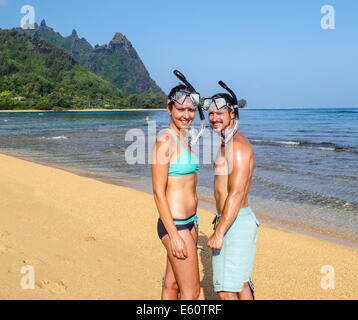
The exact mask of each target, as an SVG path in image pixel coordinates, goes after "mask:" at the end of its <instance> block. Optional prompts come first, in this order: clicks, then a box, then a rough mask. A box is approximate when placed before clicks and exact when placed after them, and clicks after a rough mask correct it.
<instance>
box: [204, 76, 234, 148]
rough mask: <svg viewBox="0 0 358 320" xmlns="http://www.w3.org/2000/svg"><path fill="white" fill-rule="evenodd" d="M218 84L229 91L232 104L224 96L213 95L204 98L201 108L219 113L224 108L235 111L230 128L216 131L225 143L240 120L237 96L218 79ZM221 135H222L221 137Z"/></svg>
mask: <svg viewBox="0 0 358 320" xmlns="http://www.w3.org/2000/svg"><path fill="white" fill-rule="evenodd" d="M219 85H220V86H221V87H222V88H224V89H225V90H226V91H228V92H229V93H230V95H231V97H232V100H233V102H234V105H232V103H230V102H229V101H228V100H227V99H225V98H224V97H215V96H213V97H212V98H208V99H205V100H204V105H203V108H204V110H206V111H207V112H208V113H210V112H217V113H221V112H224V110H225V109H226V108H228V109H230V111H232V112H234V113H235V118H234V125H233V128H232V129H230V128H226V129H225V130H224V132H222V131H221V132H218V134H219V136H220V138H221V141H222V143H223V144H225V145H226V144H228V143H229V142H230V140H231V139H232V137H233V136H234V134H235V133H236V131H237V129H238V128H239V121H240V116H239V106H238V103H237V97H236V95H235V93H234V92H233V91H232V90H231V89H230V88H229V87H228V86H227V85H226V84H225V83H224V82H223V81H219ZM222 135H223V136H224V137H222Z"/></svg>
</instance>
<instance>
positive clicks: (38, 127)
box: [0, 108, 358, 240]
mask: <svg viewBox="0 0 358 320" xmlns="http://www.w3.org/2000/svg"><path fill="white" fill-rule="evenodd" d="M146 116H149V119H150V121H155V122H156V129H155V130H156V131H155V132H153V130H152V131H151V130H150V129H149V130H148V123H147V122H146V121H145V118H146ZM240 118H241V121H240V132H241V133H242V134H243V135H245V136H246V137H247V138H248V139H249V140H250V142H251V144H252V146H253V149H254V152H255V159H256V168H255V173H254V178H253V183H252V187H251V191H250V199H249V200H250V205H251V206H252V207H253V209H254V210H256V211H257V212H260V213H262V214H263V215H264V216H265V217H267V218H269V219H271V220H274V221H281V222H287V223H291V224H294V225H296V226H300V227H302V228H307V229H314V230H318V231H323V232H329V233H333V234H336V235H338V236H342V237H345V238H350V239H354V240H358V109H354V108H344V109H343V108H337V109H245V110H241V111H240ZM195 123H196V124H198V123H199V121H198V119H196V121H195ZM168 124H169V117H168V115H167V112H166V111H164V110H157V111H121V112H115V111H98V112H43V113H41V112H38V113H37V112H35V113H26V112H24V113H0V152H1V151H4V152H9V153H20V154H23V155H26V156H27V157H30V158H31V159H34V160H36V159H37V160H41V161H42V162H45V163H48V164H54V165H60V166H67V167H72V168H80V169H83V170H86V171H90V172H92V176H94V177H99V178H101V179H103V180H106V181H109V182H111V183H117V184H123V183H128V182H129V183H131V184H132V185H134V186H138V187H139V188H142V189H143V188H144V189H147V190H148V191H150V186H151V182H150V181H151V172H150V164H149V161H148V158H149V157H148V154H149V155H150V153H151V148H152V143H153V139H154V138H155V135H156V134H157V133H158V132H159V131H160V130H161V129H164V128H166V127H167V126H168ZM133 129H135V130H136V131H134V132H133ZM130 130H132V131H130ZM130 132H132V133H134V134H138V132H139V133H141V132H142V133H143V136H142V137H141V139H142V140H143V139H144V140H143V141H142V140H138V141H141V143H142V145H143V146H144V145H145V153H144V158H143V159H144V163H140V164H138V163H137V164H128V163H127V161H126V156H125V155H126V150H128V147H129V146H131V145H132V144H133V141H131V140H128V134H129V133H130ZM208 132H211V131H210V130H209V126H208ZM126 135H127V140H128V141H126ZM201 144H202V143H201ZM203 150H204V149H203V148H202V145H200V146H199V148H198V151H199V152H203ZM210 152H212V157H214V154H215V150H214V148H213V150H211V151H210ZM201 159H202V160H203V158H202V157H201ZM212 185H213V173H212V165H211V163H206V164H202V165H201V169H200V172H199V174H198V194H199V195H201V196H203V197H206V198H211V199H213V190H212Z"/></svg>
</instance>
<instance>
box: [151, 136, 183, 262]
mask: <svg viewBox="0 0 358 320" xmlns="http://www.w3.org/2000/svg"><path fill="white" fill-rule="evenodd" d="M169 162H170V138H169V137H168V136H166V135H161V136H159V137H158V139H157V141H156V143H155V146H154V148H153V154H152V187H153V193H154V200H155V203H156V205H157V209H158V212H159V215H160V218H161V219H162V222H163V224H164V227H165V229H166V230H167V232H168V235H169V238H170V241H171V247H172V252H173V255H174V257H177V258H179V259H185V258H186V257H187V250H186V246H185V243H184V241H183V239H182V238H181V237H180V235H179V232H178V230H177V228H176V226H175V224H174V221H173V217H172V214H171V211H170V208H169V204H168V200H167V197H166V189H167V184H168V168H169Z"/></svg>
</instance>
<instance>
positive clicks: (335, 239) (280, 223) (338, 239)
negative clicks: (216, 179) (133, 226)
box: [0, 149, 358, 249]
mask: <svg viewBox="0 0 358 320" xmlns="http://www.w3.org/2000/svg"><path fill="white" fill-rule="evenodd" d="M0 154H4V155H7V156H10V157H15V158H18V159H21V160H25V161H29V162H33V163H36V164H40V165H44V166H48V167H52V168H56V169H59V170H63V171H65V172H69V173H73V174H76V175H78V176H80V177H87V178H90V179H94V180H97V181H101V182H104V183H108V184H111V185H115V186H119V187H126V188H131V189H134V190H137V191H140V192H144V193H146V194H149V195H151V196H153V193H152V191H151V189H150V190H149V189H148V186H146V185H138V182H137V181H134V180H129V179H128V180H127V179H126V180H125V179H123V180H121V183H117V182H113V181H111V180H110V179H109V178H108V177H104V176H101V175H100V174H97V173H92V172H91V171H89V170H85V169H80V168H74V167H68V166H64V165H58V164H54V163H49V162H46V161H43V160H40V159H34V158H32V157H31V156H28V155H25V154H21V153H15V152H7V151H4V150H1V149H0ZM198 199H199V204H198V208H200V209H204V210H209V211H211V212H213V213H215V212H216V207H215V202H214V200H213V199H209V198H207V197H203V196H200V195H199V196H198ZM255 214H256V216H257V218H258V219H259V221H260V222H262V223H264V224H266V225H268V226H270V227H271V228H273V229H277V230H283V231H286V232H296V233H300V234H303V235H307V236H311V237H314V238H317V239H321V240H326V241H329V242H332V243H336V244H341V245H344V246H347V247H351V248H356V249H358V240H357V239H352V238H349V237H344V236H342V235H339V234H334V233H331V232H328V231H324V230H319V229H314V228H310V227H309V226H306V225H303V226H302V225H300V226H298V225H295V224H294V223H293V222H290V221H286V220H282V219H273V218H271V217H268V216H266V215H265V214H264V213H262V212H257V211H256V212H255Z"/></svg>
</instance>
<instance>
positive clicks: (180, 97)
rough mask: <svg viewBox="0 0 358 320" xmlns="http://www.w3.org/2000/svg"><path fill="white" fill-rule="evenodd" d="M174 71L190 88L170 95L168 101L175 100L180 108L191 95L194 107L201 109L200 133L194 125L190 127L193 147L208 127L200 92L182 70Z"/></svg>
mask: <svg viewBox="0 0 358 320" xmlns="http://www.w3.org/2000/svg"><path fill="white" fill-rule="evenodd" d="M173 73H174V74H175V76H176V77H177V78H178V79H179V80H180V81H182V82H183V83H184V84H185V86H186V87H187V88H188V90H180V91H177V92H176V93H175V94H174V95H173V96H172V97H170V99H169V100H168V103H169V102H171V101H174V102H176V103H177V106H176V107H179V108H180V106H183V107H184V102H185V100H186V99H187V97H189V98H190V100H191V102H192V105H193V109H198V111H199V115H200V123H201V125H200V130H199V132H198V134H196V130H195V129H193V128H192V127H190V128H189V129H188V134H189V143H190V146H191V147H192V146H195V145H196V144H197V143H198V141H199V138H200V137H201V136H202V135H203V133H204V130H205V127H206V122H205V116H204V112H203V110H202V108H201V105H200V94H199V93H198V92H196V90H195V89H194V87H193V86H192V85H191V84H190V83H189V81H188V80H186V78H185V77H184V75H183V74H182V73H181V72H180V71H178V70H174V72H173Z"/></svg>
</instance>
